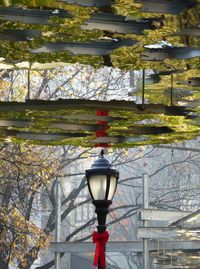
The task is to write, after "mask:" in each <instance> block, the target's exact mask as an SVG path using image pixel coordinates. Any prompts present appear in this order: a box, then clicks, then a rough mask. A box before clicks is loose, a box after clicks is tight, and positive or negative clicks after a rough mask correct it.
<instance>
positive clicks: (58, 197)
mask: <svg viewBox="0 0 200 269" xmlns="http://www.w3.org/2000/svg"><path fill="white" fill-rule="evenodd" d="M55 200H56V205H55V206H56V212H55V224H56V228H55V241H56V242H60V239H61V185H60V180H59V179H57V182H56V196H55ZM55 269H60V253H59V252H56V253H55Z"/></svg>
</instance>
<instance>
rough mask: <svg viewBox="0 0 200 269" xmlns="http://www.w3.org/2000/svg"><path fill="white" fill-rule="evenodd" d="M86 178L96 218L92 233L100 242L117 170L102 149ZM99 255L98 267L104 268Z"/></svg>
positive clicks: (116, 178) (117, 175) (116, 179)
mask: <svg viewBox="0 0 200 269" xmlns="http://www.w3.org/2000/svg"><path fill="white" fill-rule="evenodd" d="M86 178H87V183H88V188H89V192H90V195H91V197H92V203H93V205H94V206H95V207H96V210H95V213H96V214H97V219H98V226H97V230H98V233H96V234H95V233H94V234H95V236H97V237H99V241H98V239H97V243H99V244H101V242H102V241H103V236H104V235H105V236H106V233H107V232H106V233H105V231H106V216H107V214H108V207H109V206H110V205H111V204H112V199H113V197H114V194H115V191H116V188H117V183H118V178H119V172H118V171H117V170H115V169H114V168H113V167H112V165H111V163H110V162H109V161H108V160H107V159H106V158H104V151H103V150H101V153H100V156H99V158H98V159H97V160H96V161H95V162H94V163H93V165H92V167H91V168H90V169H88V170H86ZM107 235H108V233H107ZM95 240H96V239H95ZM107 240H108V238H107ZM93 241H94V235H93ZM101 247H102V246H101ZM104 251H105V242H104V245H103V252H104ZM100 252H101V251H100ZM95 254H96V252H95ZM100 255H101V253H100V254H97V257H98V269H103V268H105V265H104V264H103V265H102V262H100V260H101V258H100ZM103 255H104V254H103ZM103 259H105V258H103ZM95 264H96V263H95V262H94V265H95Z"/></svg>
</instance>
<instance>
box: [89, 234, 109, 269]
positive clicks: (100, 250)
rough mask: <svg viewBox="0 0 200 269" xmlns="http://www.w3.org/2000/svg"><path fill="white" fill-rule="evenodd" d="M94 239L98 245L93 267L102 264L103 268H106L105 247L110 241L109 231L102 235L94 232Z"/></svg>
mask: <svg viewBox="0 0 200 269" xmlns="http://www.w3.org/2000/svg"><path fill="white" fill-rule="evenodd" d="M92 239H93V242H94V243H95V244H96V248H95V254H94V261H93V265H94V266H95V267H97V266H98V263H99V262H100V265H101V267H102V268H106V256H105V245H106V243H107V241H108V239H109V233H108V232H107V231H105V232H102V233H99V232H94V233H93V235H92Z"/></svg>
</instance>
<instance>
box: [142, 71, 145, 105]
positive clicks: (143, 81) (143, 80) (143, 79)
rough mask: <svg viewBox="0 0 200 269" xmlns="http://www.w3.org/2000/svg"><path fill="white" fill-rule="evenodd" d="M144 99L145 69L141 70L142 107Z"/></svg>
mask: <svg viewBox="0 0 200 269" xmlns="http://www.w3.org/2000/svg"><path fill="white" fill-rule="evenodd" d="M144 98H145V69H142V106H144Z"/></svg>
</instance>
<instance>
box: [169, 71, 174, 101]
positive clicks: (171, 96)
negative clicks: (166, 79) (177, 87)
mask: <svg viewBox="0 0 200 269" xmlns="http://www.w3.org/2000/svg"><path fill="white" fill-rule="evenodd" d="M173 90H174V76H173V73H172V74H171V89H170V104H171V106H173Z"/></svg>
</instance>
